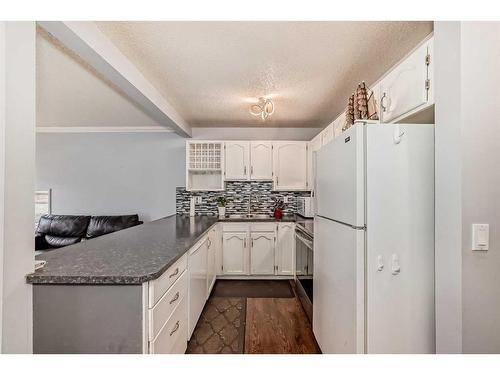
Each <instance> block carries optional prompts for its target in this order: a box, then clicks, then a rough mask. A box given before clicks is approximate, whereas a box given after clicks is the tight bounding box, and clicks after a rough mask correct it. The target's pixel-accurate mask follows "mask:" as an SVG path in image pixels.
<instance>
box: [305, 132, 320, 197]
mask: <svg viewBox="0 0 500 375" xmlns="http://www.w3.org/2000/svg"><path fill="white" fill-rule="evenodd" d="M320 148H321V137H319V136H316V137H314V138H313V139H312V140H311V141H310V142H309V147H308V149H307V187H308V188H309V189H311V190H314V188H315V178H316V177H315V173H316V160H315V159H316V151H318V150H319V149H320Z"/></svg>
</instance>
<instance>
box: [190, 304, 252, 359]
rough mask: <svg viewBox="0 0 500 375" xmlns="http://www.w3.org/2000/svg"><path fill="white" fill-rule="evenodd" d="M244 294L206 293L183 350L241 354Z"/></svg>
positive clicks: (242, 348) (200, 352)
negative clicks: (241, 295) (191, 332)
mask: <svg viewBox="0 0 500 375" xmlns="http://www.w3.org/2000/svg"><path fill="white" fill-rule="evenodd" d="M245 310H246V299H245V298H227V297H214V296H212V297H210V298H209V299H208V301H207V303H206V305H205V308H204V309H203V311H202V313H201V317H200V319H199V320H198V324H197V325H196V327H195V329H194V332H193V336H192V337H191V340H190V341H189V342H188V347H187V350H186V353H187V354H203V353H205V354H243V352H244V345H245V316H246V311H245Z"/></svg>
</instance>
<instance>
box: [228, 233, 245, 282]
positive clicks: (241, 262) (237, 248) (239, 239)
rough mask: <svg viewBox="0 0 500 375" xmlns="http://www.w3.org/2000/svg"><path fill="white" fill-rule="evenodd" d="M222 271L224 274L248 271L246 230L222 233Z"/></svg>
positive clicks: (239, 273)
mask: <svg viewBox="0 0 500 375" xmlns="http://www.w3.org/2000/svg"><path fill="white" fill-rule="evenodd" d="M222 273H223V274H224V275H246V274H247V273H248V252H247V232H227V233H223V234H222Z"/></svg>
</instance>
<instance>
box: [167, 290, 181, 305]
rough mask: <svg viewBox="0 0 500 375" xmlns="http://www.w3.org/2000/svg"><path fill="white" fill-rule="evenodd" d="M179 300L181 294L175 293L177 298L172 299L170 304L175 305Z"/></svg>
mask: <svg viewBox="0 0 500 375" xmlns="http://www.w3.org/2000/svg"><path fill="white" fill-rule="evenodd" d="M178 299H179V292H177V293H175V296H174V298H172V299H171V300H170V302H169V304H170V305H171V304H172V303H174V302H175V301H177V300H178Z"/></svg>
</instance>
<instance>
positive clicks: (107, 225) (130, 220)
mask: <svg viewBox="0 0 500 375" xmlns="http://www.w3.org/2000/svg"><path fill="white" fill-rule="evenodd" d="M138 224H139V216H138V215H120V216H92V217H91V218H90V222H89V225H88V228H87V238H94V237H98V236H102V235H103V234H107V233H111V232H116V231H118V230H122V229H125V228H130V227H133V226H136V225H138Z"/></svg>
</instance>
